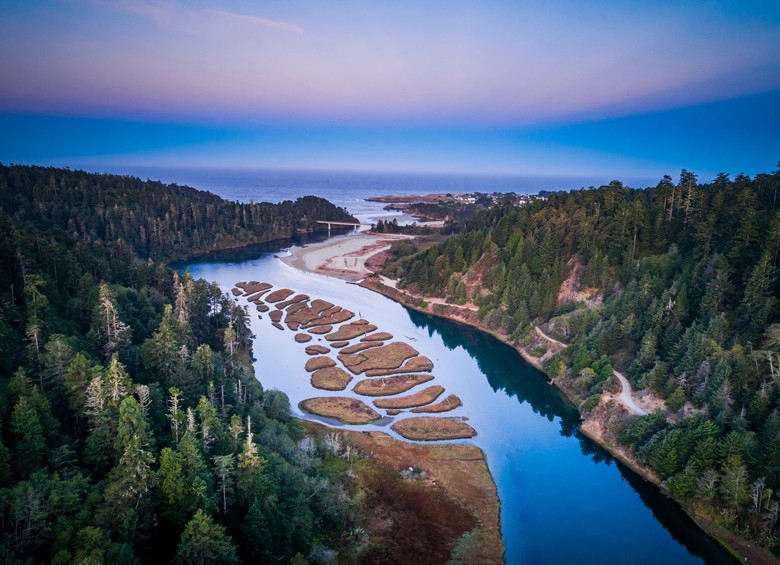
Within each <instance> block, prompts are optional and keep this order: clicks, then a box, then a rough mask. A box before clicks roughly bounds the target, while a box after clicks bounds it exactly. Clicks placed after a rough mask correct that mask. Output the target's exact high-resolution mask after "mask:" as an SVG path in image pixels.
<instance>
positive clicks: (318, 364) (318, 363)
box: [306, 357, 336, 373]
mask: <svg viewBox="0 0 780 565" xmlns="http://www.w3.org/2000/svg"><path fill="white" fill-rule="evenodd" d="M335 366H336V362H335V361H334V360H333V359H331V358H330V357H312V358H311V359H309V360H308V361H306V370H307V371H308V372H310V373H311V372H312V371H316V370H317V369H327V368H328V367H335Z"/></svg>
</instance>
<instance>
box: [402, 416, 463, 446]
mask: <svg viewBox="0 0 780 565" xmlns="http://www.w3.org/2000/svg"><path fill="white" fill-rule="evenodd" d="M392 429H393V430H394V431H395V432H396V433H397V434H399V435H400V436H402V437H405V438H406V439H411V440H416V441H438V440H443V439H467V438H470V437H474V436H475V435H477V431H476V430H475V429H474V428H472V427H471V426H469V425H468V424H467V423H465V422H464V421H463V420H461V419H460V418H437V417H435V416H417V417H415V418H406V419H405V420H400V421H398V422H396V423H395V424H393V425H392Z"/></svg>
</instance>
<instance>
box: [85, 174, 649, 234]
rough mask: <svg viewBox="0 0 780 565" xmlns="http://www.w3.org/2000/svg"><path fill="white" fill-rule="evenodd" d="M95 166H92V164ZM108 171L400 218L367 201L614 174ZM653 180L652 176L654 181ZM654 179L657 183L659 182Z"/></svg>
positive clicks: (570, 182)
mask: <svg viewBox="0 0 780 565" xmlns="http://www.w3.org/2000/svg"><path fill="white" fill-rule="evenodd" d="M90 168H91V167H90ZM105 172H110V173H116V174H124V175H132V176H137V177H140V178H142V179H144V180H145V179H151V180H160V181H162V182H165V183H177V184H182V185H188V186H192V187H193V188H198V189H201V190H208V191H209V192H213V193H214V194H218V195H219V196H221V197H222V198H225V199H227V200H237V201H239V202H249V201H254V202H281V201H283V200H294V199H296V198H298V197H300V196H306V195H310V194H312V195H315V196H321V197H322V198H326V199H328V200H330V201H331V202H333V203H334V204H335V205H337V206H341V207H343V208H346V209H347V210H348V211H349V212H350V213H351V214H353V215H354V216H356V217H358V218H360V219H361V220H362V219H376V218H381V217H399V221H402V220H403V218H401V217H400V215H399V214H397V213H393V212H387V211H385V210H383V208H384V204H381V203H374V202H367V201H366V200H365V199H366V198H368V197H371V196H386V195H390V194H431V193H448V192H452V193H473V192H485V193H489V192H502V193H506V192H515V193H517V194H536V193H538V192H539V191H542V190H551V191H552V190H572V189H578V188H581V187H587V186H590V185H594V186H599V185H601V184H606V183H608V182H609V181H610V180H611V179H609V178H606V177H605V178H596V177H567V176H560V177H553V176H530V175H529V176H499V175H454V174H453V175H448V174H422V173H364V172H333V171H292V170H263V169H257V170H248V169H215V168H197V167H190V168H184V167H151V166H126V167H111V168H110V170H107V171H105ZM648 183H649V181H648ZM653 184H654V183H653Z"/></svg>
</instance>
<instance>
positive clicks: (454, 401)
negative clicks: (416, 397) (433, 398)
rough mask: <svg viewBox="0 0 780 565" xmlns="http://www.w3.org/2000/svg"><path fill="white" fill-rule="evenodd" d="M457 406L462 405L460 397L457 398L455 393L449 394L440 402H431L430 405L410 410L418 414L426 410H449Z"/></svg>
mask: <svg viewBox="0 0 780 565" xmlns="http://www.w3.org/2000/svg"><path fill="white" fill-rule="evenodd" d="M458 406H463V402H461V400H460V398H458V397H457V395H455V394H451V395H449V396H448V397H447V398H445V399H444V400H442V401H441V402H437V403H436V404H431V405H430V406H421V407H420V408H415V409H414V410H412V412H414V413H415V414H420V413H422V412H427V413H439V412H449V411H450V410H455V409H456V408H457V407H458Z"/></svg>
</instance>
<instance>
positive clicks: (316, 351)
mask: <svg viewBox="0 0 780 565" xmlns="http://www.w3.org/2000/svg"><path fill="white" fill-rule="evenodd" d="M306 353H308V354H309V355H322V354H324V353H330V348H328V347H324V346H322V345H309V346H307V347H306Z"/></svg>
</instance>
